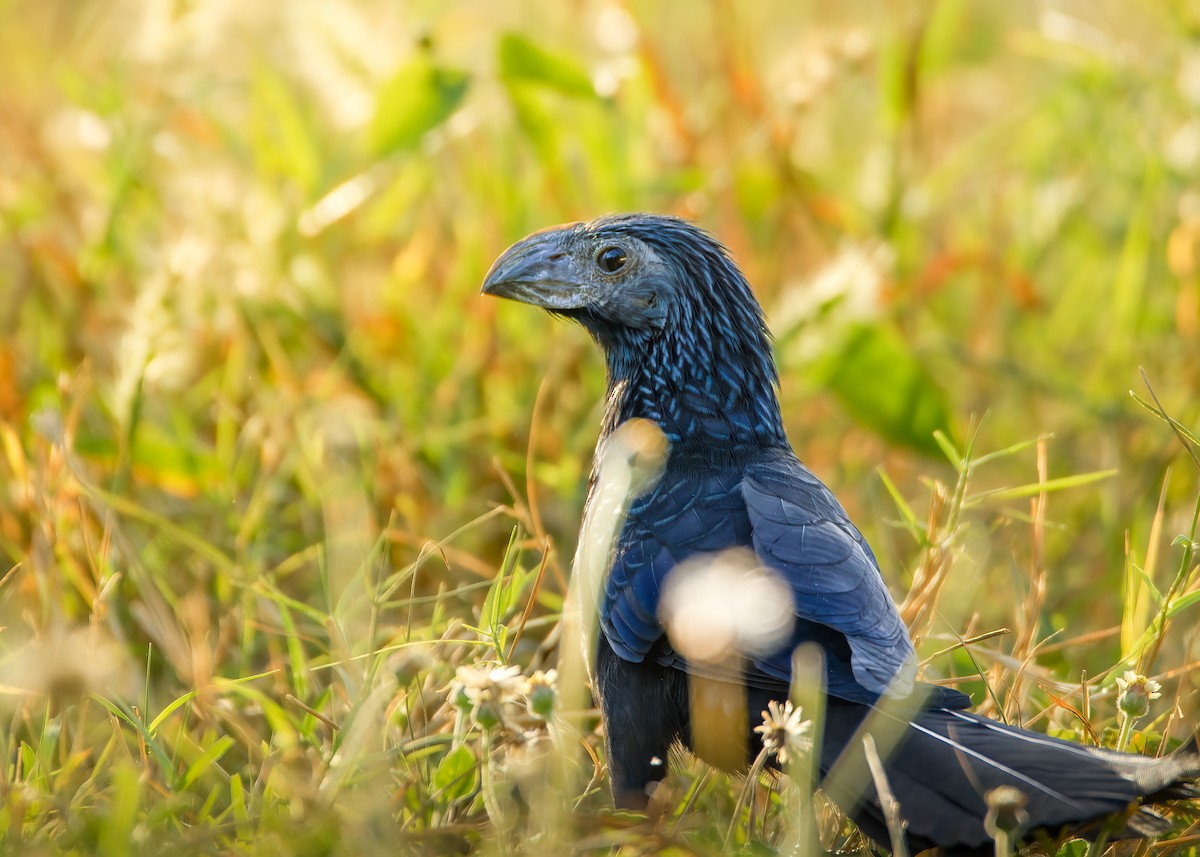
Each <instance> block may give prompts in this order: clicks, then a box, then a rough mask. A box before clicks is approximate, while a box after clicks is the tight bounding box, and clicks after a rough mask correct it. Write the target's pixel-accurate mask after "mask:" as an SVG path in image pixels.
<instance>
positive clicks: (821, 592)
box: [483, 214, 1200, 853]
mask: <svg viewBox="0 0 1200 857" xmlns="http://www.w3.org/2000/svg"><path fill="white" fill-rule="evenodd" d="M483 291H484V292H485V293H487V294H491V295H499V296H501V297H507V298H512V299H514V300H518V301H523V302H525V303H529V304H533V305H536V306H540V307H544V308H545V309H547V310H549V311H550V312H552V313H555V314H557V315H562V316H566V317H569V318H572V319H575V320H576V321H578V322H579V323H580V324H582V325H583V326H584V327H585V328H586V329H587V330H588V332H589V333H590V334H591V335H592V336H593V337H594V338H595V340H596V341H597V342H598V343H599V344H600V346H601V348H602V349H603V350H604V354H605V357H606V359H607V364H608V390H609V399H608V407H607V412H606V415H605V419H604V426H603V428H602V437H601V441H602V442H603V440H604V436H606V435H608V434H609V433H611V432H612V431H614V430H615V428H616V427H617V426H619V425H620V424H622V423H623V422H625V421H626V420H630V419H633V418H638V417H640V418H645V419H649V420H652V421H654V422H655V423H656V424H657V425H658V426H659V427H660V428H661V429H662V431H663V432H664V433H665V435H666V438H667V439H668V441H669V443H670V452H669V455H668V458H667V461H666V463H665V470H664V472H663V475H662V477H661V479H660V480H659V481H658V483H657V484H656V486H655V487H654V488H653V489H651V490H650V491H648V492H647V493H646V494H644V495H643V496H641V497H640V498H638V499H637V500H635V501H634V502H633V504H632V506H631V508H630V510H629V516H628V518H627V519H626V522H625V524H624V528H623V530H622V531H621V534H620V536H619V538H618V541H617V546H616V551H615V554H614V560H613V565H612V568H611V570H610V572H609V575H608V577H607V579H606V581H605V583H604V588H603V596H602V599H601V615H600V626H601V629H602V632H603V633H602V634H601V635H600V640H599V642H598V652H597V660H596V682H597V685H598V687H597V690H598V692H599V695H600V699H601V709H602V712H603V716H604V725H605V734H606V741H607V745H608V762H609V769H610V776H611V779H612V787H613V793H614V796H615V798H616V800H617V803H618V805H624V806H635V807H637V806H644V805H645V802H646V795H647V793H648V792H647V790H648V789H649V788H650V787H651V786H652V785H653V784H654V783H655V782H656V781H658V780H661V779H662V777H663V760H664V759H666V758H667V751H668V748H669V747H670V746H671V744H673V743H674V742H675V741H682V742H684V743H685V744H688V745H689V746H692V745H694V743H695V742H694V741H693V734H692V733H693V729H692V720H691V718H692V714H691V712H690V711H689V687H688V682H689V664H688V662H687V661H686V660H685V658H684V657H683V656H682V655H681V654H679V652H677V651H676V650H675V649H674V648H673V647H672V645H671V642H670V640H669V639H668V638H667V635H666V633H665V632H664V629H663V626H662V625H661V624H660V617H659V612H660V611H659V606H660V605H659V600H660V595H661V592H662V589H663V585H664V582H665V581H666V579H667V578H668V576H669V575H670V574H671V572H672V569H673V568H675V567H676V565H677V564H678V563H680V562H681V561H683V560H685V559H687V558H688V557H689V556H692V555H695V554H702V553H706V552H715V551H720V550H723V549H726V548H730V547H737V546H742V547H745V548H749V549H752V550H753V551H754V552H755V553H756V554H757V557H758V561H759V562H760V563H762V564H763V565H765V566H767V567H768V568H770V569H772V570H773V571H774V572H776V573H777V574H778V575H780V576H781V577H782V579H783V580H784V581H786V583H787V584H788V586H789V587H790V590H791V595H792V599H793V602H794V611H795V625H794V630H793V633H792V635H791V639H789V640H787V641H786V642H785V644H783V645H781V646H779V648H778V650H777V651H774V652H768V653H766V654H762V653H759V654H755V655H753V656H752V657H748V658H746V659H745V660H744V661H743V662H742V664H741V668H740V670H739V671H738V672H737V673H736V675H728V674H727V675H724V676H722V675H717V677H716V680H717V682H718V683H719V682H720V681H721V680H722V679H725V680H727V681H729V682H730V683H731V684H734V683H736V684H737V689H738V690H739V692H740V693H741V694H742V696H741V698H742V699H744V700H745V705H747V706H748V709H749V713H748V717H749V720H748V721H747V718H746V717H745V716H743V717H738V718H731V720H730V724H731V728H732V727H733V726H737V727H738V728H740V729H742V730H743V731H745V732H747V733H748V732H749V730H748V728H746V724H747V722H750V723H753V722H755V721H756V720H757V714H758V712H759V711H761V710H762V709H764V708H766V703H767V701H768V700H772V699H775V700H784V699H786V698H787V696H788V689H789V682H790V679H791V672H792V660H791V653H792V651H793V649H794V648H795V647H796V646H797V645H799V644H800V643H803V642H815V643H817V644H819V645H820V646H821V648H822V650H823V653H824V664H825V670H824V673H825V674H824V685H825V691H826V692H827V693H828V700H827V709H826V714H825V729H824V734H823V741H822V742H821V746H822V748H823V749H822V751H821V758H820V759H819V762H820V766H821V769H822V771H823V772H828V770H829V769H830V767H831V766H832V765H833V764H834V762H835V761H836V760H837V758H838V757H839V755H841V754H843V753H845V754H849V756H850V757H854V756H857V757H859V758H860V759H861V757H862V755H863V752H864V751H863V747H862V741H861V739H860V738H859V737H858V736H856V735H855V730H856V729H857V728H858V727H859V726H860V724H861V723H862V722H863V719H864V717H865V716H866V715H867V713H868V712H870V711H871V710H872V709H879V708H882V709H884V711H885V713H884V714H883V715H882V716H883V717H884V718H886V717H887V716H888V715H887V713H886V710H887V706H886V705H883V704H882V703H881V698H882V697H884V696H885V695H892V696H898V697H904V696H907V695H909V694H912V693H918V692H919V693H926V694H928V698H927V699H925V700H924V702H923V703H922V705H921V706H920V707H919V708H918V710H917V711H916V712H915V713H914V714H913V715H912V717H911V722H908V718H906V719H905V721H904V722H902V723H901V724H900V726H899V729H901V730H902V734H901V737H900V738H899V741H898V744H897V746H896V747H895V748H894V750H893V751H892V752H891V753H890V755H889V756H888V758H887V759H886V760H885V771H886V777H887V780H888V783H889V784H890V786H891V790H892V791H893V792H894V793H895V796H896V797H897V799H898V800H899V803H900V809H901V815H902V816H903V818H904V819H905V820H906V822H907V829H908V837H909V844H910V847H915V848H923V847H929V846H941V847H943V848H944V849H946V850H947V851H948V852H955V853H970V852H974V851H980V850H986V851H990V846H989V845H988V843H989V836H988V834H987V832H986V830H985V824H984V817H985V815H986V813H987V806H986V804H985V795H986V794H987V793H988V792H989V791H990V790H991V789H994V788H996V787H997V786H1000V785H1008V786H1012V787H1015V788H1016V789H1018V790H1020V792H1021V793H1022V794H1023V795H1024V796H1025V797H1026V798H1027V807H1026V811H1027V812H1028V823H1027V825H1026V830H1027V831H1039V830H1041V831H1047V832H1050V833H1058V832H1060V831H1080V832H1082V833H1083V834H1085V835H1086V834H1087V833H1089V832H1090V833H1093V834H1095V833H1096V832H1097V831H1098V830H1099V828H1100V823H1101V822H1102V821H1103V820H1105V819H1106V818H1108V817H1109V816H1111V815H1112V814H1114V813H1119V812H1126V811H1128V817H1127V818H1126V819H1125V820H1123V821H1119V822H1115V832H1114V835H1116V836H1123V837H1136V836H1145V835H1151V834H1154V833H1159V832H1162V831H1163V830H1165V829H1166V828H1167V827H1168V826H1169V825H1167V824H1166V822H1165V820H1164V819H1163V818H1162V817H1161V816H1159V815H1157V814H1156V813H1154V812H1153V810H1151V809H1150V808H1149V807H1148V806H1146V805H1145V804H1149V803H1153V802H1155V801H1163V800H1172V799H1184V798H1194V797H1196V796H1197V795H1198V792H1197V791H1196V790H1195V788H1194V787H1193V786H1191V785H1189V784H1188V782H1189V781H1191V780H1193V779H1195V778H1196V777H1197V776H1198V775H1200V756H1198V755H1196V754H1195V753H1194V752H1192V751H1187V752H1182V753H1175V754H1173V755H1171V756H1168V757H1166V758H1162V759H1151V758H1145V757H1142V756H1138V755H1132V754H1123V753H1116V752H1112V751H1107V750H1101V749H1097V748H1092V747H1083V746H1080V745H1077V744H1073V743H1070V742H1067V741H1061V740H1057V739H1053V738H1049V737H1047V736H1045V735H1040V734H1036V733H1033V732H1029V731H1025V730H1023V729H1018V728H1015V727H1011V726H1007V725H1005V724H1001V723H999V722H996V721H994V720H990V719H987V718H985V717H981V716H978V715H975V714H971V713H968V712H967V711H966V710H965V709H966V708H967V707H968V706H969V704H970V700H969V699H968V698H967V697H966V696H965V695H963V694H961V693H959V692H957V691H954V690H948V689H945V688H937V687H931V686H928V685H924V684H920V683H918V682H917V681H916V678H915V666H914V657H913V648H912V643H911V642H910V640H909V636H908V632H907V630H906V628H905V627H904V624H903V623H902V622H901V619H900V615H899V613H898V612H897V610H896V607H895V604H894V603H893V601H892V599H891V596H890V594H889V593H888V590H887V589H886V587H885V586H884V583H883V580H882V578H881V576H880V573H879V568H878V564H877V562H876V560H875V556H874V554H873V553H872V552H871V548H870V547H869V546H868V545H867V543H866V541H865V540H864V539H863V537H862V535H861V534H860V533H859V531H858V530H857V529H856V528H855V526H854V524H852V523H851V522H850V520H849V519H848V518H847V517H846V513H845V511H844V510H843V509H842V507H841V505H840V504H839V503H838V501H837V500H836V499H835V498H834V496H833V494H832V493H830V491H829V489H828V488H826V487H825V486H824V485H823V484H822V483H821V481H820V480H819V479H817V477H816V476H814V475H813V474H812V473H811V472H810V471H809V470H808V469H807V468H806V467H805V466H804V465H803V464H801V463H800V461H799V460H798V459H797V458H796V456H795V454H794V453H793V452H792V449H791V447H790V445H789V444H788V440H787V437H786V435H785V434H784V429H783V423H782V419H781V416H780V410H779V402H778V399H777V396H776V384H777V381H778V379H777V375H776V370H775V364H774V360H773V357H772V353H771V346H770V340H769V334H768V332H767V330H766V327H765V323H764V318H763V313H762V309H761V308H760V306H759V304H758V301H757V300H756V299H755V297H754V295H753V293H752V292H751V290H750V286H749V284H748V283H747V282H746V279H745V277H744V276H743V275H742V274H741V272H740V271H739V270H738V269H737V267H736V266H735V265H734V263H733V262H732V260H731V259H730V257H729V255H728V254H727V252H726V251H725V249H724V248H723V247H722V246H721V245H720V244H718V243H717V242H716V241H715V240H714V239H713V238H712V237H710V236H709V235H708V234H707V233H705V232H703V231H702V230H700V229H698V228H697V227H695V226H693V225H691V224H689V223H687V222H685V221H682V220H678V219H675V218H670V217H663V216H655V215H646V214H633V215H622V216H615V217H606V218H602V219H599V220H596V221H594V222H592V223H587V224H582V223H580V224H573V225H568V226H563V227H559V228H556V229H551V230H548V231H544V232H539V233H536V234H534V235H531V236H530V237H528V238H526V239H524V240H523V241H520V242H518V243H517V244H515V245H513V246H512V247H511V248H509V249H508V250H507V251H506V252H505V253H504V254H503V255H502V256H501V257H500V258H499V259H498V260H497V261H496V263H495V265H494V266H493V267H492V269H491V271H490V272H489V273H488V275H487V279H486V281H485V283H484V286H483ZM692 666H693V667H695V665H694V664H693V665H692ZM695 672H697V670H696V669H693V670H692V673H695ZM705 680H706V681H708V682H709V683H710V684H711V683H712V681H713V678H712V676H711V675H710V676H708V677H706V679H705ZM740 740H742V739H739V741H740ZM760 746H761V744H760V743H759V736H757V735H754V734H747V735H746V736H745V753H743V754H741V756H740V757H739V761H740V760H741V759H742V758H745V759H747V760H748V759H749V758H752V757H753V755H754V754H755V753H757V752H758V750H759V748H760ZM716 761H720V760H716ZM860 767H861V765H860ZM826 785H827V787H828V781H827V783H826ZM855 792H856V793H854V794H851V793H845V792H843V793H838V790H837V789H836V788H835V789H834V794H832V795H831V796H832V797H833V798H834V799H835V800H836V801H838V802H839V803H841V804H842V805H843V808H844V809H846V810H847V811H848V812H849V813H850V815H851V816H852V817H853V818H854V819H855V820H856V821H857V822H858V823H859V825H860V827H862V828H863V829H864V830H865V831H866V832H867V833H868V834H869V835H870V836H872V837H873V838H875V839H876V840H878V841H881V842H884V843H886V841H887V830H886V827H885V824H884V815H883V812H882V810H881V808H880V802H879V798H878V796H877V794H876V792H875V789H874V787H873V785H872V784H871V782H870V781H869V780H868V781H867V782H865V783H860V784H858V786H856V787H855ZM1135 806H1136V807H1138V808H1137V809H1136V810H1134V809H1132V807H1135ZM1111 826H1114V825H1110V827H1111Z"/></svg>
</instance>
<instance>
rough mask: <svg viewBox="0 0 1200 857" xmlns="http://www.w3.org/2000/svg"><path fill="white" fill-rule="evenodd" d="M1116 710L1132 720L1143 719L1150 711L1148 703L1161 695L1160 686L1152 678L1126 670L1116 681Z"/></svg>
mask: <svg viewBox="0 0 1200 857" xmlns="http://www.w3.org/2000/svg"><path fill="white" fill-rule="evenodd" d="M1117 688H1118V689H1119V690H1120V692H1119V693H1118V694H1117V709H1118V710H1120V711H1121V712H1122V713H1123V714H1127V715H1129V716H1130V717H1132V718H1133V719H1134V720H1137V719H1138V718H1139V717H1145V716H1146V714H1147V713H1149V711H1150V703H1151V702H1152V701H1153V700H1155V699H1158V698H1159V697H1160V696H1162V694H1161V693H1160V692H1159V691H1161V690H1162V685H1161V684H1159V683H1158V682H1156V681H1155V680H1154V679H1152V678H1146V677H1145V676H1144V675H1141V674H1140V673H1137V672H1135V671H1134V670H1126V671H1125V675H1124V676H1122V677H1121V678H1118V679H1117Z"/></svg>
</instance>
